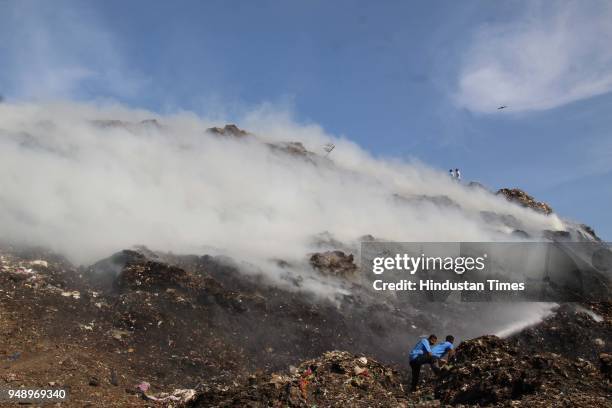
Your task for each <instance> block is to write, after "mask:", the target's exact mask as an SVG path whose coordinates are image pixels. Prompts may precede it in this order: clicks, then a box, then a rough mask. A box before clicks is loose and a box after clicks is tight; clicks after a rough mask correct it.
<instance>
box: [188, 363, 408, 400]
mask: <svg viewBox="0 0 612 408" xmlns="http://www.w3.org/2000/svg"><path fill="white" fill-rule="evenodd" d="M405 383H406V378H405V377H404V376H403V375H402V373H401V372H399V371H397V370H395V369H392V368H390V367H387V366H385V365H383V364H380V363H379V362H377V361H375V360H372V359H371V358H368V357H364V356H357V355H354V354H351V353H348V352H341V351H331V352H327V353H325V354H323V356H321V357H319V358H316V359H312V360H308V361H305V362H303V363H302V364H300V365H299V366H298V367H293V366H292V367H290V368H289V372H287V373H274V374H271V375H264V374H259V375H253V376H251V377H249V379H248V381H247V382H246V383H245V384H240V385H238V386H235V387H229V388H228V387H225V388H219V387H214V386H210V385H208V386H206V387H205V389H204V390H203V391H201V392H200V393H199V395H197V396H196V397H195V399H194V400H193V402H192V403H191V405H189V406H190V407H209V406H221V407H262V406H275V407H276V406H283V407H285V406H288V407H314V406H319V407H330V406H337V407H340V406H344V407H401V406H405V407H407V406H408V396H407V394H406V389H405V387H404V384H405Z"/></svg>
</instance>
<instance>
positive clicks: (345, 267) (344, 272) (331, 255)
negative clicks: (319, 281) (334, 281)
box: [310, 251, 358, 278]
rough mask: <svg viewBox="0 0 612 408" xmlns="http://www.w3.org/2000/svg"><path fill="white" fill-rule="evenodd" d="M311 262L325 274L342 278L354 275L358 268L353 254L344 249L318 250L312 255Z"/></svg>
mask: <svg viewBox="0 0 612 408" xmlns="http://www.w3.org/2000/svg"><path fill="white" fill-rule="evenodd" d="M310 264H311V265H312V267H313V268H315V269H316V270H317V271H319V272H321V273H322V274H324V275H330V276H338V277H342V278H349V277H353V276H354V275H355V273H356V272H357V270H358V267H357V265H356V264H355V260H354V257H353V254H345V253H344V252H342V251H327V252H317V253H315V254H312V256H311V257H310Z"/></svg>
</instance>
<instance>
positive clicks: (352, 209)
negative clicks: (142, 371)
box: [0, 103, 562, 263]
mask: <svg viewBox="0 0 612 408" xmlns="http://www.w3.org/2000/svg"><path fill="white" fill-rule="evenodd" d="M146 119H156V120H157V122H158V124H159V126H157V125H156V124H155V123H140V122H141V121H143V120H146ZM101 120H118V121H122V122H124V124H123V125H112V126H103V125H101V124H100V123H99V122H98V123H96V122H95V121H101ZM239 124H240V125H241V127H243V128H245V129H247V130H249V131H251V132H252V133H253V135H252V136H249V137H244V138H234V137H222V136H218V135H217V136H215V135H212V134H209V133H206V132H205V129H206V128H208V127H210V126H213V125H220V123H212V122H211V121H208V120H206V119H203V118H199V117H196V116H195V115H193V114H176V115H169V116H160V115H158V114H153V113H151V112H146V111H142V110H135V109H128V108H125V107H121V106H104V107H100V106H97V105H91V104H78V103H54V104H50V103H49V104H0V185H1V186H2V188H1V190H0V223H1V225H2V232H1V237H2V238H3V239H5V240H10V241H13V242H14V241H17V242H26V243H30V244H39V245H44V246H49V247H51V248H53V249H55V250H58V251H60V252H62V253H65V254H67V255H69V256H70V257H71V258H72V259H73V260H75V261H77V262H89V261H93V260H95V259H97V258H100V257H103V256H107V255H109V254H110V253H112V252H114V251H116V250H119V249H123V248H127V247H131V246H133V245H146V246H148V247H150V248H152V249H157V250H171V251H176V252H183V253H185V252H188V253H196V254H203V253H225V254H228V255H230V256H232V257H233V258H235V259H240V260H244V261H248V262H253V263H258V262H261V261H265V260H268V259H272V258H275V259H279V258H280V259H287V260H299V259H303V258H304V256H305V255H306V254H307V253H308V252H309V251H311V250H312V248H311V243H312V240H313V237H314V236H315V235H317V234H320V233H322V232H324V231H327V232H329V233H331V234H332V235H333V236H334V237H335V238H337V239H338V240H340V241H344V242H349V243H350V242H355V240H356V239H357V238H358V237H360V236H362V235H364V234H372V235H374V236H375V237H380V238H384V239H389V240H397V241H470V240H472V241H489V240H508V235H506V234H505V233H507V232H509V231H504V230H503V228H506V229H507V227H504V226H501V225H495V224H490V223H486V222H485V221H483V219H482V217H481V216H480V215H479V212H480V211H483V210H484V211H493V212H497V213H499V214H510V215H512V216H514V217H516V218H517V219H518V220H519V221H521V222H522V224H523V225H524V228H525V229H526V230H529V229H533V230H541V229H558V228H561V227H562V223H561V221H560V220H559V219H558V218H557V217H556V216H548V217H547V216H543V215H539V214H537V213H535V212H533V211H530V210H525V209H522V208H519V207H518V206H515V205H512V204H510V203H508V202H506V201H505V200H504V199H502V198H499V197H495V196H493V195H491V194H488V193H485V192H484V191H479V190H478V189H469V188H466V187H463V186H460V185H458V184H457V183H454V182H452V181H451V180H450V179H449V177H448V175H447V174H445V172H439V171H436V170H434V169H431V168H428V167H426V166H424V165H422V164H418V163H417V164H414V163H412V164H409V163H405V162H400V161H396V160H387V159H378V158H374V157H372V156H371V155H370V154H368V153H367V152H365V151H364V150H362V149H361V148H359V147H358V146H356V145H355V144H354V143H351V142H350V141H348V140H345V139H342V138H336V137H333V136H331V135H328V134H326V133H325V132H324V131H322V130H321V128H319V127H317V126H312V125H310V126H303V125H299V124H296V123H295V122H293V121H292V120H291V119H290V117H288V116H287V115H283V114H275V113H273V112H269V111H257V112H253V113H251V114H249V115H247V116H246V117H245V118H244V119H243V121H242V122H240V123H239ZM381 131H384V130H382V129H381ZM373 136H375V135H373ZM283 141H299V142H302V143H304V145H305V147H306V148H307V149H308V150H311V151H313V152H315V153H318V154H319V155H318V156H314V157H313V158H312V159H310V160H305V159H304V158H302V157H300V156H295V155H291V154H286V153H284V152H282V151H279V150H277V149H271V148H270V147H269V145H268V143H280V142H283ZM329 142H331V143H334V144H336V146H337V147H336V149H335V150H334V151H333V152H332V153H331V155H330V156H329V160H328V159H325V158H323V157H322V156H323V155H324V151H323V150H322V146H323V145H324V144H325V143H329ZM394 194H399V195H401V196H403V197H408V198H410V197H413V196H415V195H427V196H438V195H446V196H448V197H449V198H450V199H452V200H453V201H455V202H456V203H457V204H459V206H460V208H457V207H455V206H444V205H435V204H433V203H428V202H427V201H425V202H423V201H418V200H414V201H405V200H398V199H397V198H394ZM411 203H412V204H411Z"/></svg>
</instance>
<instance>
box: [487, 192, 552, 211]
mask: <svg viewBox="0 0 612 408" xmlns="http://www.w3.org/2000/svg"><path fill="white" fill-rule="evenodd" d="M496 194H497V195H503V196H504V197H506V199H507V200H508V201H512V202H515V203H518V204H519V205H521V206H523V207H527V208H531V209H532V210H534V211H537V212H540V213H543V214H546V215H548V214H551V213H552V212H553V209H552V207H551V206H550V205H548V204H546V203H545V202H542V201H536V199H535V198H533V197H532V196H530V195H529V194H527V193H526V192H524V191H523V190H521V189H518V188H502V189H500V190H498V191H497V193H496Z"/></svg>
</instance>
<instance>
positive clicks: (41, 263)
mask: <svg viewBox="0 0 612 408" xmlns="http://www.w3.org/2000/svg"><path fill="white" fill-rule="evenodd" d="M30 265H36V266H42V267H43V268H47V267H49V263H48V262H47V261H43V260H42V259H37V260H35V261H32V262H30Z"/></svg>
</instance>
